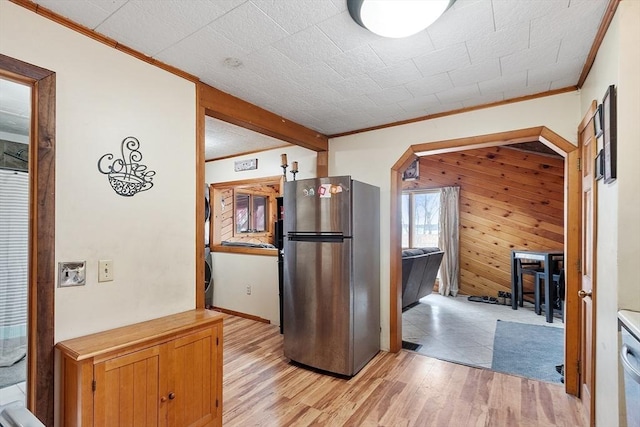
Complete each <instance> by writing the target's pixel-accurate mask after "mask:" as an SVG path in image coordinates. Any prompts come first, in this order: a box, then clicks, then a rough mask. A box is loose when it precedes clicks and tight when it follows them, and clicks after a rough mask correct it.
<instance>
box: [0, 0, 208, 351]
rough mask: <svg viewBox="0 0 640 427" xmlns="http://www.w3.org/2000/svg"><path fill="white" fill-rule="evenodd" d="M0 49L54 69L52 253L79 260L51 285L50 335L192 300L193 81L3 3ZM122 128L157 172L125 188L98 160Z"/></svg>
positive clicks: (111, 149) (87, 329)
mask: <svg viewBox="0 0 640 427" xmlns="http://www.w3.org/2000/svg"><path fill="white" fill-rule="evenodd" d="M0 52H1V53H2V54H4V55H7V56H10V57H13V58H16V59H19V60H22V61H25V62H28V63H31V64H34V65H37V66H40V67H43V68H46V69H49V70H52V71H54V72H56V222H55V226H56V245H55V250H56V262H59V261H79V260H80V261H81V260H85V261H86V262H87V270H86V271H87V284H86V286H84V287H74V288H65V289H56V292H55V339H56V341H59V340H63V339H67V338H71V337H75V336H79V335H84V334H87V333H91V332H95V331H100V330H105V329H109V328H113V327H117V326H120V325H125V324H130V323H134V322H137V321H142V320H147V319H151V318H156V317H161V316H163V315H167V314H171V313H176V312H180V311H184V310H188V309H191V308H193V307H195V286H194V284H195V245H194V241H195V143H196V137H195V122H196V119H195V117H196V116H195V102H194V100H195V98H196V93H195V89H196V88H195V84H193V83H191V82H188V81H186V80H184V79H182V78H179V77H177V76H174V75H172V74H170V73H167V72H165V71H163V70H161V69H159V68H157V67H154V66H151V65H149V64H146V63H144V62H141V61H139V60H137V59H134V58H133V57H131V56H129V55H126V54H123V53H120V52H118V51H116V50H115V49H112V48H110V47H107V46H106V45H103V44H101V43H98V42H96V41H94V40H92V39H91V38H89V37H86V36H83V35H80V34H79V33H77V32H74V31H72V30H69V29H67V28H65V27H63V26H61V25H59V24H56V23H54V22H52V21H49V20H47V19H45V18H42V17H40V16H38V15H36V14H35V13H33V12H30V11H28V10H27V9H24V8H22V7H19V6H16V5H14V4H12V3H9V2H7V1H0ZM127 136H135V137H136V138H138V139H139V141H140V143H141V152H142V154H143V159H142V163H143V164H146V165H147V166H148V167H149V169H151V170H155V171H156V172H157V175H156V176H155V178H154V181H153V182H154V186H153V187H152V188H151V189H150V190H148V191H145V192H142V193H139V194H137V195H135V196H133V197H122V196H118V195H116V194H115V192H114V191H113V190H112V189H111V187H110V185H109V183H108V180H107V176H106V175H103V174H101V173H99V171H98V169H97V162H98V159H99V158H100V157H101V156H102V155H103V154H106V153H113V154H115V155H118V154H119V151H120V142H121V141H122V140H123V139H124V138H125V137H127ZM100 259H110V260H113V264H114V272H115V273H114V274H115V280H114V281H113V282H107V283H98V282H97V276H98V260H100Z"/></svg>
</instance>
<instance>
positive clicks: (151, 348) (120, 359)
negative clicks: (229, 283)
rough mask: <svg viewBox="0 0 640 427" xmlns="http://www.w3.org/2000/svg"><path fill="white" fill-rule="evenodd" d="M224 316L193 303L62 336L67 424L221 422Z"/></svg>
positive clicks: (113, 426) (135, 426) (111, 426)
mask: <svg viewBox="0 0 640 427" xmlns="http://www.w3.org/2000/svg"><path fill="white" fill-rule="evenodd" d="M222 318H223V317H222V315H221V314H220V313H215V312H212V311H209V310H192V311H187V312H184V313H179V314H175V315H172V316H166V317H162V318H159V319H155V320H150V321H147V322H142V323H138V324H135V325H130V326H125V327H122V328H117V329H112V330H109V331H105V332H100V333H97V334H92V335H88V336H85V337H80V338H74V339H71V340H67V341H63V342H60V343H58V344H57V345H56V349H57V350H58V351H59V352H60V358H59V359H60V368H61V369H60V371H61V374H60V375H61V386H60V392H61V408H60V413H61V416H60V420H61V424H62V425H63V426H65V427H75V426H82V427H86V426H108V427H117V426H121V427H124V426H132V427H144V426H163V427H165V426H166V427H186V426H193V427H195V426H220V425H222Z"/></svg>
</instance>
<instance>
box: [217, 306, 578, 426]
mask: <svg viewBox="0 0 640 427" xmlns="http://www.w3.org/2000/svg"><path fill="white" fill-rule="evenodd" d="M223 398H224V404H223V408H224V412H223V423H224V425H225V426H232V427H233V426H242V427H244V426H268V427H271V426H296V427H297V426H332V427H333V426H376V427H378V426H389V427H398V426H407V427H408V426H437V427H448V426H450V427H460V426H470V427H481V426H487V427H489V426H516V425H517V426H532V427H538V426H539V427H542V426H545V427H546V426H551V425H553V426H572V427H581V426H584V421H583V412H582V411H583V409H582V406H581V402H580V401H579V399H576V398H574V397H573V396H569V395H567V394H565V392H564V388H563V386H561V385H559V384H552V383H545V382H539V381H533V380H529V379H526V378H521V377H516V376H511V375H505V374H501V373H496V372H493V371H490V370H486V369H479V368H472V367H468V366H464V365H458V364H454V363H449V362H444V361H441V360H437V359H432V358H429V357H427V356H423V355H420V354H417V353H413V352H408V351H404V350H403V351H401V352H399V353H395V354H394V353H388V352H380V353H378V355H376V356H375V357H374V358H373V360H371V362H370V363H369V364H367V366H365V367H364V368H363V369H362V371H360V372H359V373H358V374H357V375H356V376H355V377H353V378H350V379H346V378H342V377H336V376H332V375H327V374H323V373H320V372H317V371H315V370H312V369H307V368H304V367H301V366H298V365H296V364H292V363H290V362H289V361H288V360H287V359H286V358H285V357H284V355H283V350H282V336H281V335H280V333H279V329H278V327H277V326H274V325H269V324H265V323H260V322H255V321H253V320H249V319H244V318H240V317H235V316H232V315H225V323H224V381H223Z"/></svg>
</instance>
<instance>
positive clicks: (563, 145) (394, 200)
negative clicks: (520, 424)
mask: <svg viewBox="0 0 640 427" xmlns="http://www.w3.org/2000/svg"><path fill="white" fill-rule="evenodd" d="M534 141H539V142H542V143H543V144H545V145H546V146H548V147H549V148H551V149H553V150H554V151H556V152H557V153H558V154H560V155H562V156H563V157H564V159H565V160H564V170H565V172H564V173H565V175H564V176H565V178H564V179H565V209H564V227H565V237H564V247H565V257H566V266H567V267H566V286H567V288H566V292H565V295H566V300H565V308H566V323H565V388H566V391H567V393H570V394H573V395H577V394H578V392H579V387H578V383H579V377H578V360H579V355H580V354H579V351H580V346H579V344H580V341H579V339H580V336H579V335H580V334H579V331H580V329H579V326H580V325H579V301H578V297H577V291H578V286H579V278H580V275H579V265H580V264H579V259H580V251H581V250H580V248H581V246H580V245H581V242H580V232H581V229H582V228H581V224H580V222H581V219H580V218H581V200H580V186H581V176H580V171H579V162H580V150H579V147H578V146H575V145H573V144H571V143H570V142H569V141H567V140H566V139H564V138H562V137H561V136H560V135H558V134H556V133H554V132H553V131H551V130H550V129H548V128H546V127H544V126H539V127H534V128H527V129H518V130H513V131H507V132H500V133H494V134H488V135H480V136H473V137H468V138H459V139H450V140H444V141H435V142H430V143H425V144H416V145H412V146H410V147H409V148H408V149H407V151H405V152H404V154H403V155H402V156H401V157H400V159H398V161H397V162H396V163H395V164H394V165H393V166H392V167H391V188H390V193H391V195H390V205H391V206H390V208H391V212H390V224H391V232H390V238H389V240H390V248H389V253H390V260H389V261H390V283H389V289H390V293H389V302H390V308H389V313H390V319H389V337H390V339H389V341H390V343H389V346H390V350H391V351H392V352H398V351H400V349H401V348H402V307H401V304H402V259H401V246H402V245H401V236H402V234H401V231H402V230H401V222H400V218H401V215H402V205H401V200H400V198H401V195H402V171H403V170H405V169H406V168H407V167H408V166H409V165H410V164H411V162H412V161H413V160H414V159H415V158H416V157H420V156H424V155H433V154H443V153H451V152H456V151H464V150H472V149H476V148H486V147H496V146H501V145H510V144H516V143H520V142H534Z"/></svg>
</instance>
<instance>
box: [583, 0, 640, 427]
mask: <svg viewBox="0 0 640 427" xmlns="http://www.w3.org/2000/svg"><path fill="white" fill-rule="evenodd" d="M639 45H640V2H636V1H622V2H620V4H619V5H618V10H617V11H616V15H615V17H614V19H613V21H612V23H611V26H610V28H609V30H608V31H607V34H606V36H605V38H604V40H603V43H602V46H601V47H600V49H599V51H598V54H597V56H596V60H595V63H594V65H593V68H592V69H591V72H590V73H589V76H588V78H587V80H586V81H585V84H584V85H583V87H582V91H581V112H582V113H583V114H585V113H586V111H587V109H588V107H589V104H590V103H591V101H592V100H594V99H595V100H597V101H598V103H601V102H602V97H603V96H604V93H605V91H606V89H607V87H608V86H609V85H611V84H613V85H616V87H617V95H618V96H617V97H618V99H617V107H618V114H617V118H618V120H617V124H618V140H617V141H618V156H617V160H618V168H617V176H618V179H617V180H616V181H615V182H613V183H611V184H605V183H604V182H603V181H599V182H598V243H597V256H598V262H597V287H596V292H597V294H596V296H597V299H596V301H597V305H596V378H595V389H596V425H599V426H600V425H602V426H617V425H618V421H619V419H618V417H619V416H620V425H625V422H624V419H623V418H622V417H623V416H624V410H623V409H624V406H623V405H622V401H620V402H619V400H620V399H619V389H620V386H621V384H620V383H619V378H618V374H619V366H618V365H619V363H618V339H617V310H618V309H621V308H625V309H629V310H635V311H640V284H639V283H638V279H637V262H638V259H639V258H640V224H639V223H638V218H640V198H639V197H638V194H637V189H638V183H640V168H638V162H640V144H638V141H640V125H639V123H638V118H639V117H640V56H639V55H638V51H637V49H638V46H639Z"/></svg>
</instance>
